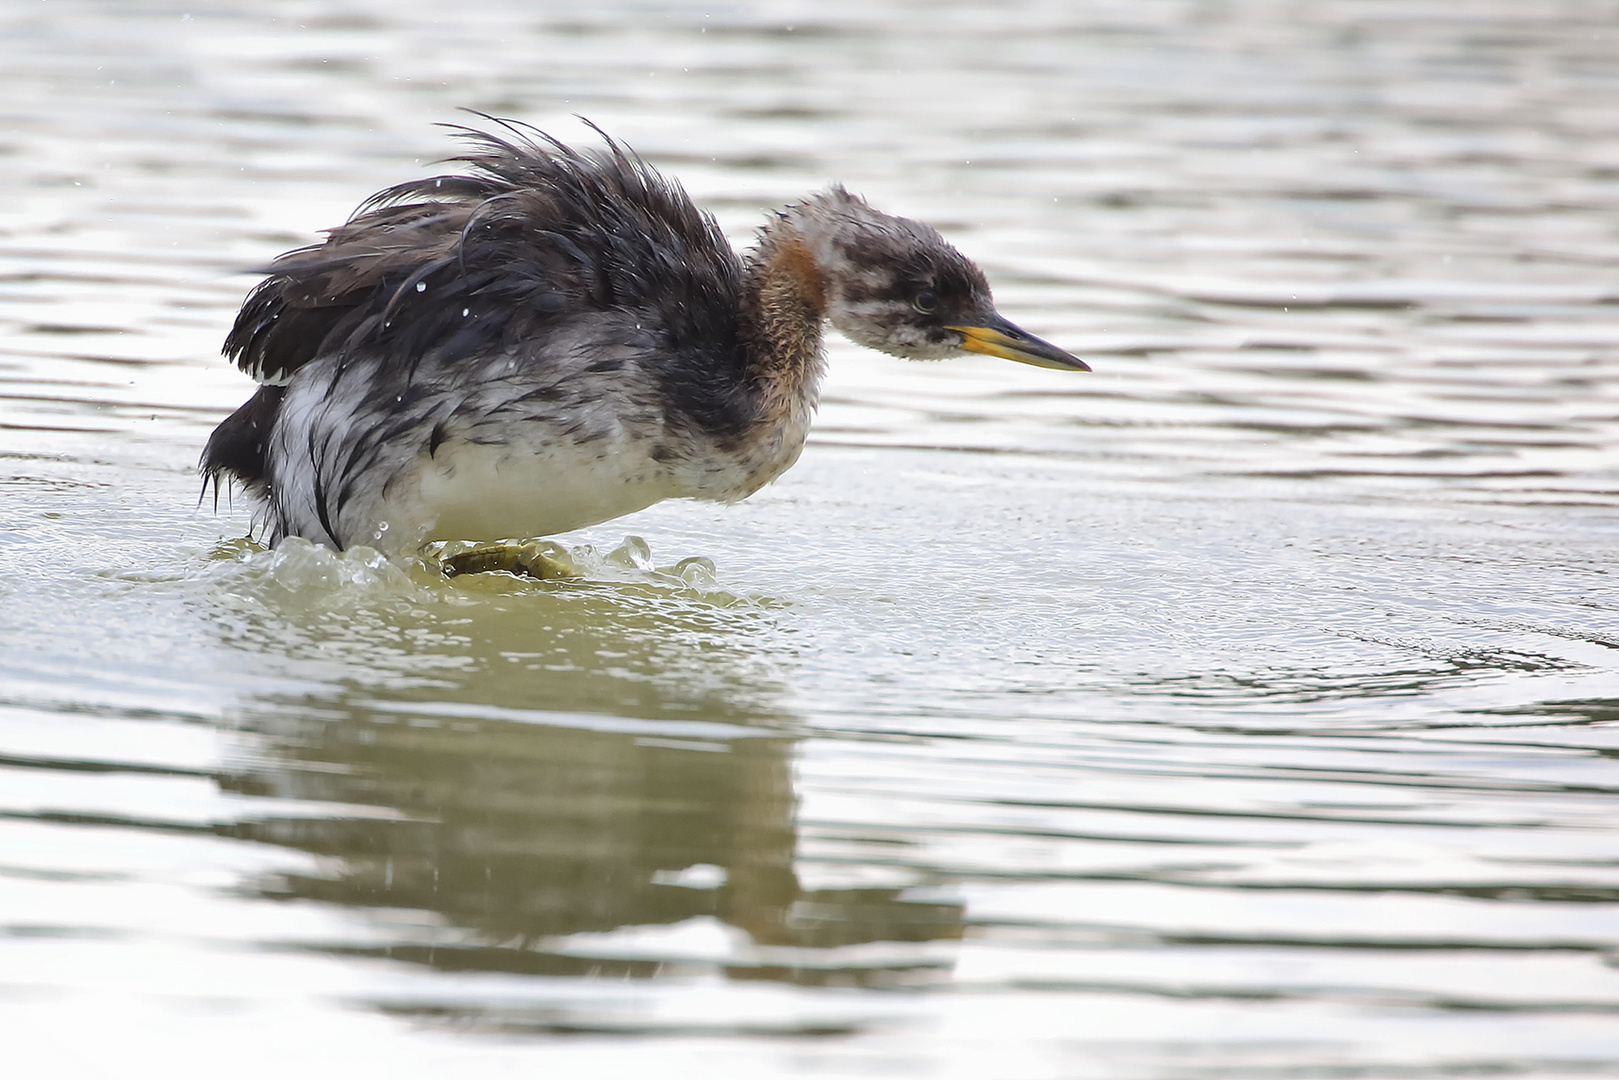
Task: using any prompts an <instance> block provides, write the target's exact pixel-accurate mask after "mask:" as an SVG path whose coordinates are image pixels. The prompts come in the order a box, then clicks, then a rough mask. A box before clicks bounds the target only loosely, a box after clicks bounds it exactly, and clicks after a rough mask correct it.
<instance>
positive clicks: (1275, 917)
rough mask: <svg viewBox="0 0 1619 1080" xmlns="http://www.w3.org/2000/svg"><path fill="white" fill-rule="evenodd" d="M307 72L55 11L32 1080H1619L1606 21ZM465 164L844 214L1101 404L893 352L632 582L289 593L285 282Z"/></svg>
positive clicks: (24, 548)
mask: <svg viewBox="0 0 1619 1080" xmlns="http://www.w3.org/2000/svg"><path fill="white" fill-rule="evenodd" d="M273 10H274V11H275V12H276V13H275V14H273V15H272V14H267V13H263V12H260V11H259V10H258V6H257V5H245V4H243V5H231V4H225V3H216V4H211V5H210V4H193V5H189V6H187V5H179V6H165V5H163V4H159V3H143V2H135V3H123V4H118V5H111V4H96V3H90V2H87V0H83V2H77V3H74V2H61V3H49V4H28V5H23V4H17V5H13V6H12V7H11V8H8V9H6V10H4V11H3V12H0V162H3V164H4V166H5V168H4V171H3V178H0V190H3V195H4V197H3V199H0V490H3V492H4V496H3V498H4V502H3V504H0V505H3V506H4V508H5V524H4V526H3V531H0V567H3V572H0V575H3V576H0V1027H4V1029H5V1030H6V1032H7V1034H6V1042H7V1046H8V1054H9V1055H10V1060H12V1061H23V1062H25V1063H26V1062H49V1063H50V1067H49V1069H48V1071H47V1072H41V1071H40V1070H39V1069H38V1068H31V1069H30V1070H27V1071H28V1072H29V1074H30V1075H47V1074H48V1075H61V1076H78V1075H88V1074H90V1073H91V1072H92V1071H93V1072H95V1073H96V1074H98V1075H99V1074H101V1073H103V1072H105V1071H107V1070H108V1069H114V1068H119V1067H123V1066H124V1065H125V1063H127V1062H129V1061H132V1060H145V1061H148V1062H152V1061H161V1062H164V1063H167V1064H168V1066H169V1068H170V1071H172V1072H174V1073H176V1074H180V1075H193V1074H200V1073H201V1072H202V1071H203V1070H204V1069H206V1070H207V1071H209V1072H215V1071H218V1070H220V1069H222V1068H224V1069H229V1070H230V1071H231V1072H233V1073H235V1074H237V1075H243V1076H258V1075H265V1076H268V1075H272V1074H277V1075H279V1074H285V1073H287V1072H289V1071H290V1070H294V1069H302V1070H304V1071H305V1072H306V1073H308V1074H309V1075H317V1076H319V1075H334V1074H336V1073H337V1072H338V1071H340V1070H341V1071H344V1072H348V1073H352V1074H355V1075H389V1074H393V1075H400V1076H425V1075H434V1076H439V1075H445V1074H451V1075H463V1074H466V1075H480V1076H481V1075H491V1076H492V1075H506V1074H507V1072H512V1073H516V1072H517V1071H519V1070H521V1072H522V1074H523V1075H530V1074H533V1073H536V1072H539V1071H544V1072H545V1074H546V1075H566V1076H571V1075H579V1076H584V1075H590V1076H599V1075H618V1074H628V1073H629V1072H630V1070H642V1071H644V1072H646V1073H647V1074H653V1075H669V1076H698V1075H702V1076H705V1077H707V1076H716V1075H720V1076H776V1075H797V1074H806V1075H826V1076H838V1077H855V1076H887V1075H914V1076H940V1077H946V1076H948V1077H973V1078H978V1077H995V1078H1036V1077H1039V1078H1044V1077H1115V1076H1117V1077H1144V1078H1169V1077H1175V1078H1179V1077H1186V1078H1201V1077H1213V1076H1221V1077H1277V1076H1312V1077H1313V1076H1329V1075H1330V1076H1376V1077H1423V1076H1449V1075H1456V1074H1486V1075H1505V1076H1537V1077H1541V1076H1544V1077H1553V1076H1556V1077H1565V1076H1585V1075H1613V1074H1615V1073H1616V1072H1619V1015H1616V1014H1619V800H1616V798H1615V796H1616V792H1619V653H1616V649H1619V588H1616V586H1615V583H1614V579H1613V573H1612V568H1613V563H1614V558H1613V557H1614V553H1615V549H1616V547H1619V532H1616V529H1615V523H1616V520H1619V475H1616V468H1615V462H1616V456H1615V455H1616V450H1619V390H1616V389H1615V386H1616V385H1619V378H1616V377H1619V348H1616V346H1619V231H1616V226H1615V222H1616V221H1619V217H1616V212H1619V64H1616V62H1615V61H1616V59H1619V57H1616V55H1615V49H1616V44H1619V20H1616V18H1615V16H1616V15H1619V9H1616V8H1615V6H1614V5H1613V4H1612V3H1609V2H1589V3H1579V2H1569V3H1554V2H1548V3H1539V4H1533V5H1531V4H1522V3H1515V2H1510V0H1499V2H1484V0H1478V2H1450V3H1438V2H1431V3H1429V2H1420V0H1418V2H1393V0H1389V2H1377V0H1366V2H1359V3H1334V2H1330V0H1322V2H1320V3H1312V4H1290V3H1282V2H1251V3H1242V2H1233V3H1193V2H1185V3H1169V2H1151V0H1142V2H1134V3H1119V4H1105V3H1098V4H1085V5H1079V4H1062V3H1038V2H1033V0H1031V2H1028V3H997V4H994V5H989V4H983V5H959V6H949V5H940V4H934V3H928V4H905V3H862V4H841V5H840V4H835V3H817V4H814V5H809V4H802V5H800V4H771V5H758V6H754V5H748V6H729V7H721V6H709V7H704V6H700V5H690V4H683V3H675V2H667V3H639V4H637V3H618V4H601V5H595V6H592V7H589V8H588V9H582V10H579V11H576V12H572V13H561V12H553V11H547V10H546V9H545V6H543V5H533V4H528V3H511V4H496V3H475V4H469V5H460V6H458V7H455V8H453V9H452V8H448V7H445V6H444V5H427V4H419V3H410V2H408V0H407V2H395V3H391V4H380V3H365V2H359V0H353V2H339V3H329V2H322V3H319V4H315V3H306V4H296V3H295V4H287V5H278V6H276V7H275V8H274V9H273ZM457 106H470V107H474V108H477V109H481V110H485V111H488V112H492V113H496V114H501V115H509V116H515V117H518V118H521V119H524V120H528V121H532V122H534V123H537V124H539V125H541V126H542V127H544V128H546V129H547V130H551V131H554V132H556V133H558V134H560V135H562V136H564V137H566V138H569V139H576V140H578V141H587V140H588V139H589V137H590V136H589V132H588V131H587V130H586V129H584V128H583V127H582V126H581V125H580V124H579V123H578V121H577V120H575V119H573V115H574V114H582V115H585V116H588V117H589V118H591V119H592V120H594V121H595V122H597V123H599V124H601V125H602V126H603V127H604V128H606V129H607V130H609V131H611V132H613V133H614V134H615V135H616V136H617V137H619V138H622V139H623V140H625V141H626V142H628V143H629V144H631V145H633V146H635V147H637V148H638V149H639V150H640V151H641V152H642V153H643V154H645V155H646V156H647V157H648V158H649V159H651V160H652V161H653V162H654V163H656V164H657V165H658V166H660V167H661V168H663V169H665V170H666V171H668V172H670V173H671V174H674V175H678V176H679V177H680V178H681V180H682V181H683V182H684V183H685V184H686V185H687V187H688V188H689V190H691V191H692V193H693V194H694V195H695V196H696V197H697V198H698V200H699V201H701V202H702V203H704V204H705V205H707V206H709V207H712V208H713V209H714V210H715V211H716V213H717V214H718V215H719V217H720V219H721V222H722V224H723V225H724V226H725V227H726V228H727V229H728V230H729V231H730V232H731V233H732V235H733V236H734V237H735V239H736V240H737V241H738V242H739V243H746V242H747V240H748V237H749V234H750V230H751V229H752V228H753V227H754V226H755V225H756V224H757V223H758V222H759V221H760V220H761V215H762V213H763V211H764V208H766V207H768V206H771V205H775V204H779V203H781V202H783V201H786V200H789V199H791V198H793V197H795V196H797V195H799V194H802V193H803V192H804V191H805V190H807V189H809V188H812V187H814V186H817V185H819V184H822V183H825V182H826V181H828V180H830V179H840V180H842V181H844V182H846V183H848V184H849V185H850V186H851V187H853V188H855V189H856V190H859V191H863V192H864V193H865V194H867V195H868V196H869V197H870V198H871V199H872V200H873V201H874V202H875V203H877V204H878V205H879V206H882V207H884V208H887V209H890V210H893V211H896V212H900V213H906V214H910V215H912V216H916V217H921V218H925V219H927V220H930V221H933V222H935V223H937V224H938V225H939V226H941V227H942V228H943V229H944V230H945V231H946V232H947V233H948V234H949V235H950V236H951V237H952V238H953V239H955V240H956V241H957V242H958V244H959V246H961V247H962V248H963V249H964V250H965V251H966V252H968V253H969V254H970V255H972V256H974V257H975V258H977V259H978V260H979V261H980V262H981V263H982V264H983V265H984V266H985V268H986V269H987V271H988V272H989V275H990V277H991V280H992V281H993V282H994V283H995V285H996V289H997V297H998V299H999V301H1000V304H1001V307H1002V309H1003V310H1004V311H1005V312H1006V313H1007V314H1008V315H1009V316H1011V317H1012V318H1014V319H1016V320H1017V321H1018V322H1020V323H1022V324H1023V325H1025V326H1027V327H1028V328H1029V329H1030V330H1032V331H1034V332H1036V333H1039V334H1041V335H1042V336H1045V337H1048V338H1051V339H1053V340H1056V341H1059V342H1061V343H1063V344H1064V345H1067V346H1069V347H1071V348H1073V349H1074V350H1075V351H1076V352H1079V353H1080V354H1081V355H1084V356H1085V357H1087V358H1088V359H1089V360H1090V361H1091V362H1092V364H1093V366H1094V367H1095V368H1096V373H1095V374H1094V375H1089V376H1077V375H1066V374H1062V373H1053V372H1043V371H1038V370H1035V369H1030V368H1022V367H1014V366H1012V365H1003V364H998V363H996V362H994V361H989V360H979V359H969V360H961V361H954V362H950V363H948V364H942V365H925V366H915V365H905V364H902V363H900V362H898V361H892V360H888V359H886V358H881V357H877V356H874V355H871V354H867V353H863V352H861V351H859V350H857V349H855V348H853V347H851V346H848V345H846V344H843V343H841V342H838V343H835V344H834V346H833V374H832V377H831V381H830V384H829V386H828V393H827V400H826V402H825V404H824V406H823V408H822V411H821V417H820V423H819V425H818V427H817V430H816V434H815V436H814V438H813V441H812V444H811V446H810V448H809V449H808V451H807V452H806V454H805V456H804V459H803V461H802V462H801V463H800V465H799V466H798V467H797V468H796V469H794V470H793V471H792V472H791V473H789V474H788V475H787V476H786V477H785V478H784V479H783V480H782V481H780V482H779V483H777V484H776V485H774V486H773V487H771V488H769V489H767V490H766V491H764V492H761V493H760V494H759V495H758V496H756V497H755V498H754V499H752V500H750V501H749V502H748V503H746V504H743V505H742V506H739V507H734V508H715V507H709V506H699V505H666V506H662V507H657V508H654V509H652V510H649V511H646V512H644V513H642V514H640V515H637V516H635V517H633V518H630V519H627V520H625V521H622V522H617V523H614V524H611V525H608V526H603V527H600V528H597V529H594V530H589V531H587V532H586V533H584V534H579V535H575V536H571V537H567V538H564V540H565V541H566V542H567V543H568V544H569V545H571V546H572V547H573V548H574V549H575V557H576V558H577V559H578V560H579V561H580V562H581V563H583V564H584V565H586V566H587V567H588V568H590V573H589V576H588V579H587V580H583V581H566V582H546V583H539V582H524V581H517V580H515V579H510V578H505V577H501V576H490V575H475V576H470V577H460V578H455V579H452V580H442V579H438V578H435V577H433V576H432V575H431V574H429V573H427V572H425V571H424V570H423V569H422V568H420V567H409V566H396V565H392V564H387V563H383V562H380V561H378V560H375V559H368V558H367V557H366V555H365V554H364V553H351V554H350V555H348V556H344V557H342V558H339V557H335V556H332V555H330V554H327V553H322V552H319V551H317V550H313V549H308V548H303V547H298V546H296V545H293V546H290V547H289V548H287V549H283V550H281V551H277V552H273V553H271V552H264V551H259V550H255V549H253V547H252V546H251V545H249V544H247V543H245V542H243V541H241V540H240V539H239V538H240V537H241V536H242V535H243V534H244V533H245V532H246V530H247V524H248V516H247V512H246V508H245V507H243V506H241V505H234V506H233V505H229V504H228V503H225V504H222V505H221V506H220V509H219V511H218V512H217V513H216V512H215V511H214V510H213V507H212V506H211V505H210V504H208V503H204V504H202V505H201V506H199V505H198V503H197V495H198V490H199V482H198V479H197V477H196V475H195V472H194V464H195V460H196V457H197V454H198V451H199V449H200V447H201V444H202V441H203V440H204V439H205V438H206V435H207V432H208V431H209V430H210V428H211V426H212V425H213V424H214V423H216V422H217V421H218V420H219V419H220V418H221V417H222V416H223V415H224V414H225V412H226V411H227V410H229V409H230V408H233V407H234V406H235V405H236V404H238V403H239V402H240V401H241V400H243V398H244V397H245V396H246V394H247V393H248V382H247V380H246V379H245V378H244V377H242V376H241V375H239V374H238V373H236V372H235V371H234V370H233V369H231V368H230V367H229V366H228V365H227V364H225V363H224V362H223V361H221V360H219V359H218V358H217V352H218V346H219V342H220V341H221V339H222V337H223V335H224V332H225V330H226V329H227V328H228V325H229V322H230V319H231V317H232V315H233V313H234V310H235V307H236V305H237V304H238V303H239V302H240V300H241V298H242V296H243V294H244V293H245V291H246V290H247V289H248V288H249V287H250V286H251V284H252V282H253V278H252V276H251V275H250V274H247V273H244V272H243V269H244V268H245V267H250V266H252V265H255V264H258V263H261V262H263V261H264V260H265V259H267V258H269V257H270V256H273V255H274V254H276V253H278V252H280V251H281V250H284V249H286V248H289V247H292V246H296V245H299V244H302V243H306V242H308V241H309V240H310V239H311V237H312V236H313V235H314V234H315V231H316V230H318V229H320V228H322V227H326V226H329V225H332V224H335V223H337V222H339V221H341V220H342V218H343V217H344V216H345V215H346V214H347V213H348V211H349V210H350V209H351V208H352V207H353V205H354V204H355V203H357V202H358V201H359V200H360V199H361V198H362V197H363V196H365V195H366V194H368V193H370V192H371V191H373V190H375V189H376V188H378V187H381V186H383V185H385V184H389V183H393V182H396V181H399V180H402V179H406V178H409V177H412V176H415V175H419V174H420V173H421V172H423V171H424V170H426V169H428V168H430V167H431V166H430V165H429V162H430V161H431V160H432V159H434V158H437V157H440V156H442V155H444V154H445V153H447V152H448V150H449V147H448V144H447V143H446V141H445V138H444V135H443V133H442V132H440V131H438V130H436V129H435V128H434V127H433V126H432V125H433V124H434V123H435V122H444V121H450V122H454V121H457V120H459V119H463V118H464V117H463V116H462V115H461V114H457V113H456V112H455V111H454V110H455V108H456V107H457ZM626 534H634V535H636V536H640V537H644V538H645V541H646V543H647V544H648V545H649V546H650V549H651V564H652V565H654V566H656V567H664V568H673V567H675V566H676V564H681V563H682V562H683V560H687V559H708V560H711V561H712V562H713V563H714V564H715V566H716V567H717V570H716V572H715V574H714V576H713V577H712V578H710V577H709V576H708V575H707V574H706V572H705V571H704V569H703V567H702V564H700V563H689V562H688V563H684V564H683V567H682V569H683V570H684V571H685V577H681V576H678V575H676V574H674V573H672V572H671V573H657V572H655V571H651V570H648V569H646V568H645V567H644V566H643V565H641V564H642V563H644V561H645V560H643V559H642V558H641V549H640V547H639V545H637V544H634V543H631V544H628V545H626V546H623V547H621V544H623V542H624V537H625V536H626ZM586 545H589V546H590V549H589V550H586V548H585V546H586ZM615 549H616V550H615Z"/></svg>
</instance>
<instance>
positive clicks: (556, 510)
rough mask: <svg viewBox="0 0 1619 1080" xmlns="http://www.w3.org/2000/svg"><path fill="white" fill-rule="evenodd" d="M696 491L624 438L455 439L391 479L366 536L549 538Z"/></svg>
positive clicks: (388, 545) (407, 543)
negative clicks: (548, 441) (552, 441)
mask: <svg viewBox="0 0 1619 1080" xmlns="http://www.w3.org/2000/svg"><path fill="white" fill-rule="evenodd" d="M690 494H693V493H692V492H690V491H686V490H683V489H682V487H681V485H679V484H678V483H677V482H675V481H674V480H673V478H671V477H670V476H668V475H667V474H666V473H665V472H664V470H662V469H660V468H659V467H658V465H657V463H656V462H653V461H651V460H649V459H648V458H647V457H646V456H645V453H644V452H643V451H642V449H641V448H640V447H637V446H635V445H632V444H629V443H628V442H627V441H623V440H607V439H602V440H597V441H594V442H589V443H584V444H561V445H552V446H547V447H543V448H536V447H532V446H529V447H525V446H513V445H509V444H508V445H497V446H488V445H481V444H477V443H464V442H463V443H449V444H445V445H444V446H441V447H440V448H439V449H438V452H437V453H436V454H435V455H434V456H433V457H432V458H427V457H425V456H424V457H423V458H422V459H421V460H419V461H418V462H417V463H416V464H415V465H414V466H413V467H411V468H410V469H407V470H406V471H405V472H404V473H402V474H401V475H400V476H398V477H397V478H395V480H394V481H393V482H392V483H390V484H389V485H388V490H387V491H386V492H385V493H384V495H383V498H382V500H381V501H380V502H379V504H378V505H377V506H376V507H375V509H374V510H373V511H372V515H371V516H372V517H373V526H372V529H371V533H372V535H371V537H370V539H369V542H370V543H371V544H372V545H373V546H375V547H378V548H381V549H383V550H385V551H397V550H405V549H408V548H410V547H414V546H416V545H419V544H422V543H425V542H427V541H431V540H465V539H472V540H494V539H509V538H517V537H533V536H549V535H551V534H553V533H560V532H567V531H569V530H570V529H580V528H583V527H585V526H586V525H595V524H597V523H599V522H603V521H608V520H610V519H612V518H615V517H619V516H621V515H624V514H630V513H634V512H635V511H637V510H641V509H644V508H645V507H648V506H651V505H652V504H653V503H655V502H661V501H662V500H664V499H669V498H678V497H680V496H683V495H690ZM357 542H359V543H366V542H367V541H366V540H365V539H358V538H357Z"/></svg>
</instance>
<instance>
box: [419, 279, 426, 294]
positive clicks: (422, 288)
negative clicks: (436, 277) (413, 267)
mask: <svg viewBox="0 0 1619 1080" xmlns="http://www.w3.org/2000/svg"><path fill="white" fill-rule="evenodd" d="M416 291H417V292H426V291H427V282H425V281H418V282H417V283H416Z"/></svg>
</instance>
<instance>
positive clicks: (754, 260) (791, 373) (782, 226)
mask: <svg viewBox="0 0 1619 1080" xmlns="http://www.w3.org/2000/svg"><path fill="white" fill-rule="evenodd" d="M826 310H827V285H826V278H825V275H824V274H823V272H822V270H821V267H820V265H819V264H818V263H817V262H816V259H815V255H814V251H813V248H812V246H811V242H810V240H809V238H807V237H806V235H805V233H804V230H803V229H802V228H801V226H800V223H799V222H798V221H797V220H795V218H794V217H793V216H791V215H790V214H788V215H783V216H781V217H779V218H777V219H776V220H774V221H772V222H771V223H770V224H769V225H767V226H766V227H765V230H764V232H763V234H762V235H761V236H760V238H759V243H758V245H757V246H756V247H754V249H753V250H752V251H751V252H749V253H748V258H747V269H746V272H745V274H744V276H743V282H742V311H741V315H742V325H741V329H742V337H743V344H744V348H745V349H746V350H747V353H748V360H749V366H750V367H751V368H752V372H751V373H752V375H753V378H754V381H755V385H756V386H757V388H758V391H759V393H760V396H761V402H760V404H761V405H762V406H763V412H764V415H765V416H766V417H768V418H771V419H785V418H787V417H789V416H791V417H793V418H794V419H798V418H799V417H802V419H803V421H804V422H805V423H807V421H808V414H809V413H811V412H813V411H814V410H815V407H816V405H817V404H818V403H819V400H820V384H821V376H822V375H823V374H824V373H825V371H826V362H825V360H824V358H823V356H822V353H821V324H822V323H823V322H824V321H825V319H826Z"/></svg>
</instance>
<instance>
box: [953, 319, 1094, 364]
mask: <svg viewBox="0 0 1619 1080" xmlns="http://www.w3.org/2000/svg"><path fill="white" fill-rule="evenodd" d="M945 329H947V330H954V331H956V332H957V333H959V334H960V335H961V337H962V342H961V347H962V348H963V349H965V350H967V351H968V352H975V353H984V354H985V355H986V356H998V357H1000V358H1001V359H1002V360H1016V361H1017V362H1018V363H1020V364H1033V365H1034V366H1035V367H1043V368H1056V369H1057V370H1059V371H1089V370H1090V369H1091V367H1090V365H1089V364H1087V363H1085V361H1083V360H1081V359H1080V358H1079V357H1077V356H1073V355H1071V354H1070V353H1067V352H1065V351H1064V350H1062V349H1059V348H1057V346H1055V345H1053V344H1052V343H1051V342H1049V341H1042V340H1040V339H1039V338H1037V337H1035V336H1034V335H1033V334H1030V333H1026V332H1025V331H1023V330H1020V329H1018V328H1017V327H1016V326H1013V325H1012V324H1011V323H1010V322H1007V321H1006V320H1005V319H1003V318H1001V317H1000V316H999V315H996V316H994V317H993V319H992V320H989V321H987V322H986V325H984V326H948V327H945Z"/></svg>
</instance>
